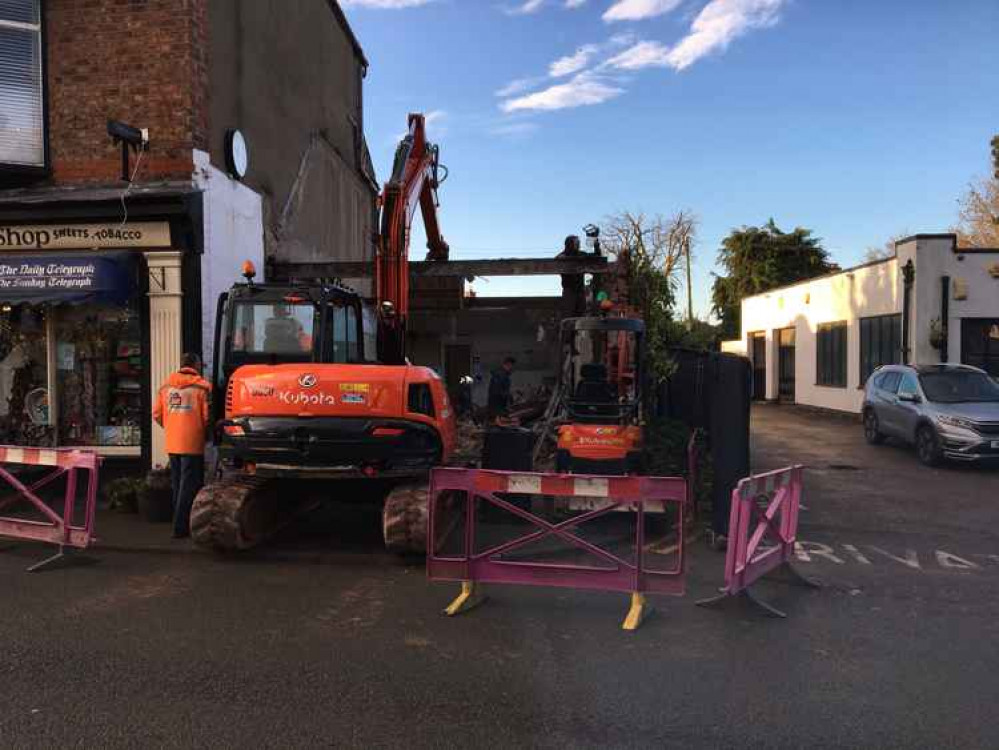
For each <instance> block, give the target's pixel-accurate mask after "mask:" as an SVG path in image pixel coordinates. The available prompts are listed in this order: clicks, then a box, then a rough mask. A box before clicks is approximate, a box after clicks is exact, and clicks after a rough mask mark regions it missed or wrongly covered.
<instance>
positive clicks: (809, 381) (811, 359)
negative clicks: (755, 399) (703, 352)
mask: <svg viewBox="0 0 999 750" xmlns="http://www.w3.org/2000/svg"><path fill="white" fill-rule="evenodd" d="M898 268H899V266H898V261H897V260H895V259H894V258H893V259H890V260H887V261H883V262H881V263H875V264H872V265H868V266H862V267H860V268H856V269H853V270H851V271H848V272H844V273H839V274H836V275H834V276H824V277H822V278H820V279H815V280H812V281H808V282H803V283H801V284H796V285H794V286H790V287H784V288H782V289H776V290H774V291H772V292H767V293H765V294H760V295H757V296H755V297H749V298H747V299H744V300H743V301H742V340H741V341H740V342H739V344H738V345H736V344H735V342H729V346H728V347H727V348H726V351H734V352H737V353H742V352H745V351H746V347H747V343H746V342H747V339H748V336H749V334H750V333H754V332H759V331H762V332H765V333H766V339H767V387H766V395H767V398H768V399H776V398H777V385H778V384H777V366H776V359H777V345H776V337H775V331H777V330H778V329H781V328H794V329H795V332H796V333H795V335H796V348H795V401H796V402H797V403H799V404H808V405H811V406H820V407H824V408H827V409H837V410H840V411H859V409H860V404H861V402H862V401H863V391H862V390H861V385H862V384H861V383H860V319H861V318H866V317H871V316H875V315H890V314H892V313H897V312H901V310H902V287H901V278H900V274H899V271H898ZM839 321H846V323H847V362H846V388H835V387H829V386H821V385H818V384H817V383H816V380H817V372H816V364H817V363H816V332H817V331H818V326H819V324H820V323H836V322H839Z"/></svg>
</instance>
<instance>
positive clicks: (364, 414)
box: [191, 114, 455, 552]
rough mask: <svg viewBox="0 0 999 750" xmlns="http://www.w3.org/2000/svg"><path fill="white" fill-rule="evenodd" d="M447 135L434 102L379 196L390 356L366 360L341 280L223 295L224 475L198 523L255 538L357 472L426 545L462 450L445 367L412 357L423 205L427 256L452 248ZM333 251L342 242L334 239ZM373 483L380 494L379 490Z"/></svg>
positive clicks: (399, 542) (392, 537)
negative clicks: (417, 228)
mask: <svg viewBox="0 0 999 750" xmlns="http://www.w3.org/2000/svg"><path fill="white" fill-rule="evenodd" d="M438 159H439V152H438V148H437V146H435V145H433V144H431V143H429V142H428V141H427V137H426V123H425V119H424V117H423V116H422V115H418V114H414V115H410V116H409V134H408V135H407V136H406V137H405V138H404V139H403V140H402V142H401V143H400V144H399V147H398V149H397V151H396V156H395V163H394V166H393V170H392V177H391V179H390V180H389V181H388V182H387V183H386V185H385V187H384V189H383V191H382V194H381V196H380V197H379V203H380V208H381V225H380V232H379V238H378V246H377V250H376V258H375V286H376V296H377V303H378V307H377V318H378V334H377V342H378V345H377V349H378V359H377V361H375V362H368V361H365V356H364V351H363V340H364V339H363V332H362V308H361V300H360V298H359V297H358V295H357V294H356V293H355V292H354V291H352V290H350V289H348V288H346V287H344V286H342V285H340V284H339V283H335V282H328V283H327V282H322V283H320V282H310V283H306V284H299V283H287V284H271V283H260V284H258V283H255V282H254V269H253V268H252V264H247V265H245V266H244V276H245V278H246V282H245V283H240V284H236V285H234V286H233V287H232V289H230V290H229V292H227V293H225V294H223V295H222V296H221V298H220V299H219V304H218V316H217V320H216V332H215V347H214V352H215V356H214V358H213V361H214V365H213V373H212V378H213V384H214V386H215V388H216V392H217V393H219V394H224V398H218V397H217V398H216V405H215V412H216V413H215V417H216V422H215V424H216V445H217V446H218V449H219V463H220V467H221V475H220V476H219V477H218V478H216V479H215V481H213V482H211V483H210V484H209V485H207V486H206V487H205V488H204V489H203V490H202V491H201V492H200V493H199V494H198V496H197V498H196V499H195V502H194V508H193V511H192V514H191V535H192V537H193V538H194V540H195V542H197V543H198V544H199V545H202V546H207V547H212V548H214V549H217V550H221V551H230V550H241V549H247V548H249V547H252V546H254V545H256V544H258V543H259V542H260V541H262V540H263V539H265V538H266V537H267V536H269V535H270V534H272V533H273V532H274V531H276V530H278V529H279V528H280V527H281V526H283V525H284V524H285V523H286V522H287V521H289V520H291V519H293V518H294V517H295V516H296V515H298V514H300V513H301V512H303V511H304V510H307V509H308V508H310V507H311V506H313V505H314V504H315V503H316V502H317V498H319V501H321V499H322V498H324V497H328V498H330V499H333V498H335V497H336V496H337V495H338V494H339V495H342V494H344V491H343V490H342V488H343V487H345V486H346V485H345V484H344V483H342V482H341V483H339V484H338V483H337V482H335V481H331V480H344V479H354V480H361V481H363V482H365V483H368V482H370V483H378V485H379V486H381V487H388V488H390V489H389V492H388V495H387V497H385V503H384V511H383V514H384V516H383V519H384V523H383V528H384V535H385V543H386V545H387V546H388V547H389V548H390V549H393V550H396V551H403V552H404V551H415V552H423V551H424V550H425V544H426V542H425V535H426V512H427V477H428V473H429V471H430V469H431V468H432V467H434V466H438V465H441V464H445V463H447V462H448V460H449V459H450V458H451V455H452V453H453V451H454V444H455V415H454V411H453V407H452V406H451V404H450V403H449V402H448V396H447V391H446V389H445V388H444V385H443V383H442V382H441V379H440V377H439V376H438V375H437V374H436V373H435V372H434V371H433V370H431V369H429V368H426V367H417V366H414V365H411V364H409V362H408V360H407V359H406V322H407V313H408V309H409V268H408V254H409V236H410V226H411V224H412V220H413V216H414V215H415V213H416V209H417V207H419V208H420V209H421V212H422V216H423V222H424V225H425V227H426V233H427V237H428V248H429V254H428V259H429V260H441V261H443V260H447V257H448V246H447V243H446V242H444V239H443V237H442V236H441V233H440V227H439V224H438V220H437V206H438V201H437V194H436V193H437V188H438V186H439V184H440V182H441V178H440V174H439V170H441V169H443V167H441V166H440V165H439V163H438ZM334 253H335V251H334ZM369 494H370V493H369Z"/></svg>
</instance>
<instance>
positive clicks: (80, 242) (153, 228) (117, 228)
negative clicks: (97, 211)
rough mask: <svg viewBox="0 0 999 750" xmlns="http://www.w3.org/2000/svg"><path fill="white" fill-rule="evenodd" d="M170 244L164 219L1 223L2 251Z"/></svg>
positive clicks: (166, 245) (167, 225) (0, 245)
mask: <svg viewBox="0 0 999 750" xmlns="http://www.w3.org/2000/svg"><path fill="white" fill-rule="evenodd" d="M129 247H170V225H169V224H168V223H167V222H165V221H144V222H143V221H138V222H130V223H128V224H125V225H124V226H122V225H120V224H37V225H20V226H17V225H15V226H0V254H2V253H3V252H5V251H7V250H87V249H94V248H97V249H114V248H129Z"/></svg>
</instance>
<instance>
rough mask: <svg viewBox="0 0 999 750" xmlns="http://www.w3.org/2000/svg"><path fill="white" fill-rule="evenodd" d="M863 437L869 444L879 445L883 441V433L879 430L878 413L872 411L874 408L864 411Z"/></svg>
mask: <svg viewBox="0 0 999 750" xmlns="http://www.w3.org/2000/svg"><path fill="white" fill-rule="evenodd" d="M864 437H865V438H866V439H867V442H868V443H870V444H871V445H880V444H881V443H883V442H884V441H885V434H884V433H883V432H881V425H880V424H879V423H878V415H877V414H875V413H874V409H868V410H867V411H865V412H864Z"/></svg>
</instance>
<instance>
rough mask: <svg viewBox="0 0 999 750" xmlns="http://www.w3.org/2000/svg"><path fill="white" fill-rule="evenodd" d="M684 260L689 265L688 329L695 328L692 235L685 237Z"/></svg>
mask: <svg viewBox="0 0 999 750" xmlns="http://www.w3.org/2000/svg"><path fill="white" fill-rule="evenodd" d="M683 255H684V259H685V260H684V262H685V263H686V266H687V330H690V331H692V330H694V284H693V281H692V278H691V269H690V235H689V234H688V235H687V236H686V237H684V238H683Z"/></svg>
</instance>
